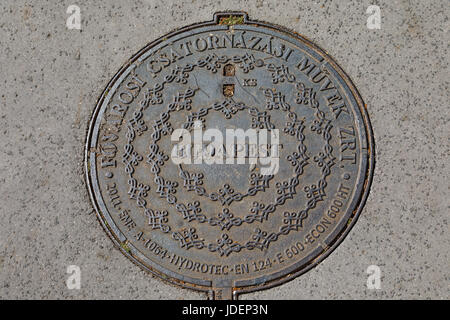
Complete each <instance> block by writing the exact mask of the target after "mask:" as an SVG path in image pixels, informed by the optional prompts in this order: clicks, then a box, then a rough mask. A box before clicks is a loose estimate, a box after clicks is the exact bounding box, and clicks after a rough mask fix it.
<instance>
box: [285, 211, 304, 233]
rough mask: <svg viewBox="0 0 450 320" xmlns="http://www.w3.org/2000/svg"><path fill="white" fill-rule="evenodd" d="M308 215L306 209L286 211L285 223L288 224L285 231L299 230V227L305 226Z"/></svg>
mask: <svg viewBox="0 0 450 320" xmlns="http://www.w3.org/2000/svg"><path fill="white" fill-rule="evenodd" d="M307 216H308V212H307V211H306V210H302V211H300V212H285V213H284V217H285V218H284V219H283V223H285V224H286V225H287V226H286V227H287V229H284V230H285V232H288V230H289V231H290V230H295V231H298V229H299V228H301V227H302V226H303V220H305V219H306V218H307Z"/></svg>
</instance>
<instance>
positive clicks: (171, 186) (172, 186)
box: [154, 176, 178, 204]
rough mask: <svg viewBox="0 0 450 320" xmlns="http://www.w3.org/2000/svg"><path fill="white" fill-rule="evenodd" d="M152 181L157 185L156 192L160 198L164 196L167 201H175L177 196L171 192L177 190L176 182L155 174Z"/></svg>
mask: <svg viewBox="0 0 450 320" xmlns="http://www.w3.org/2000/svg"><path fill="white" fill-rule="evenodd" d="M154 181H155V183H156V184H157V185H158V187H157V189H156V192H157V193H159V196H160V197H161V198H166V200H167V202H169V203H172V204H173V203H175V202H177V198H175V196H174V195H173V194H174V193H175V192H176V191H177V189H176V187H178V182H176V181H173V182H171V181H169V180H164V178H163V177H161V176H156V177H155V180H154Z"/></svg>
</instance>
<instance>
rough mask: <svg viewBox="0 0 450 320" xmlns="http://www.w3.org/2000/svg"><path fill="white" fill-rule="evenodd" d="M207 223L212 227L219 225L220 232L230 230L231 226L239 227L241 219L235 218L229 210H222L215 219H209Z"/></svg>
mask: <svg viewBox="0 0 450 320" xmlns="http://www.w3.org/2000/svg"><path fill="white" fill-rule="evenodd" d="M208 222H209V224H210V225H212V226H216V225H219V226H220V228H221V229H222V230H223V229H227V230H230V229H231V227H232V226H240V225H241V224H242V219H241V218H235V217H234V215H233V214H232V213H231V212H230V210H229V209H227V208H223V209H222V212H221V213H219V214H217V218H210V219H209V221H208Z"/></svg>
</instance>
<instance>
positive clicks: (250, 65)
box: [233, 52, 264, 73]
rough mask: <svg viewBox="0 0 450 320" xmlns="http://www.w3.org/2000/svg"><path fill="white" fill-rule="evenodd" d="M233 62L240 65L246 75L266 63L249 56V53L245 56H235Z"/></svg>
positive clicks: (251, 55)
mask: <svg viewBox="0 0 450 320" xmlns="http://www.w3.org/2000/svg"><path fill="white" fill-rule="evenodd" d="M233 62H234V63H240V64H239V67H240V68H242V71H243V72H244V73H248V72H249V71H250V70H253V69H254V68H255V67H262V66H263V65H264V61H263V60H262V59H255V56H254V55H253V54H248V52H246V53H245V55H243V56H234V57H233Z"/></svg>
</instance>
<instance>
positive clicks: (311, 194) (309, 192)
mask: <svg viewBox="0 0 450 320" xmlns="http://www.w3.org/2000/svg"><path fill="white" fill-rule="evenodd" d="M326 184H327V183H326V181H325V180H323V179H321V180H320V181H319V185H318V186H316V185H315V184H313V185H311V186H309V187H305V188H304V189H303V190H305V192H306V197H307V198H308V199H310V200H309V201H308V207H311V208H314V207H315V206H316V203H317V202H318V201H322V200H323V198H324V197H325V195H326V194H325V187H326Z"/></svg>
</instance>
